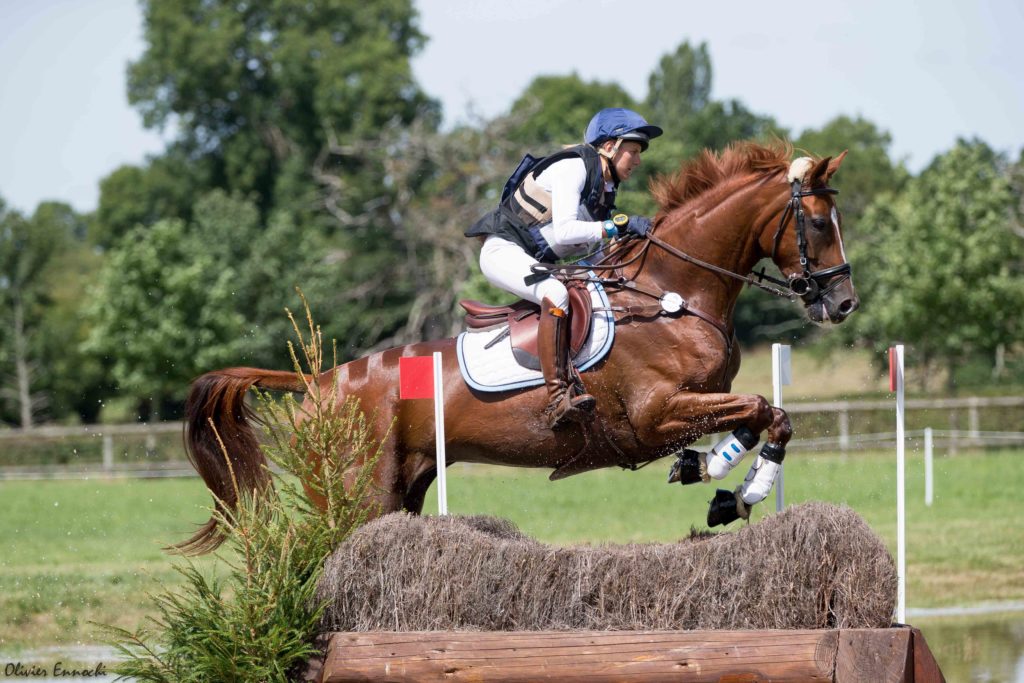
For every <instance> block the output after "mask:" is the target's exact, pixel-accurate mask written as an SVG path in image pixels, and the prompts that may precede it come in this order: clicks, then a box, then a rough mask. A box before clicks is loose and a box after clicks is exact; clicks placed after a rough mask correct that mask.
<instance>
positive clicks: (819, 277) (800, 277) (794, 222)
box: [770, 152, 860, 323]
mask: <svg viewBox="0 0 1024 683" xmlns="http://www.w3.org/2000/svg"><path fill="white" fill-rule="evenodd" d="M845 156H846V152H843V153H842V154H840V155H839V156H837V157H836V158H835V159H832V158H831V157H826V158H824V159H822V160H821V161H818V162H815V161H814V160H812V159H810V158H808V157H801V158H799V159H797V160H795V161H794V162H793V163H792V164H791V165H790V167H789V176H788V180H789V183H790V193H789V195H790V198H789V203H788V204H787V205H786V208H785V210H784V211H783V212H782V215H781V217H780V218H779V223H778V226H777V228H776V230H775V232H774V238H773V239H772V243H771V251H770V253H771V257H772V261H774V262H775V265H777V266H778V267H779V270H781V271H782V273H783V275H784V276H785V277H786V281H787V284H788V285H789V288H790V290H791V291H792V292H793V293H794V294H795V295H797V296H798V297H800V299H801V300H802V301H803V303H804V307H805V308H806V310H807V315H808V317H809V318H810V319H811V320H812V321H814V322H816V323H826V322H828V323H841V322H842V321H844V320H846V318H848V317H849V316H850V314H851V313H853V312H854V311H855V310H857V307H858V306H859V305H860V301H859V300H858V299H857V294H856V292H854V289H853V280H852V278H851V276H850V264H849V263H847V261H846V253H845V252H844V250H843V231H842V217H841V216H840V214H839V210H838V209H837V208H836V203H835V200H834V196H835V194H836V193H837V190H834V189H832V188H831V187H829V186H828V181H829V179H830V178H831V177H832V174H833V173H835V172H836V170H837V169H838V168H839V165H840V164H842V162H843V158H844V157H845Z"/></svg>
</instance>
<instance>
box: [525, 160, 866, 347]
mask: <svg viewBox="0 0 1024 683" xmlns="http://www.w3.org/2000/svg"><path fill="white" fill-rule="evenodd" d="M827 194H832V195H834V194H839V190H837V189H835V188H832V187H820V188H814V189H809V190H805V189H803V185H802V181H800V180H795V181H793V185H792V191H791V193H790V199H789V201H788V202H787V203H786V208H785V209H784V210H783V212H782V216H781V217H780V218H779V227H778V229H776V231H775V237H774V239H773V242H772V260H773V261H774V260H775V256H776V254H777V253H778V251H779V245H780V244H781V242H782V236H783V234H784V233H785V231H786V226H787V225H788V224H789V219H790V218H791V217H793V218H794V219H795V220H794V222H795V223H796V227H795V230H796V244H797V249H798V250H799V252H800V268H801V271H802V272H801V273H799V274H797V273H793V274H792V275H790V276H789V278H788V279H787V280H780V279H779V278H776V277H772V276H770V275H768V274H766V273H765V272H764V268H762V269H761V271H760V272H757V271H755V272H754V274H753V276H749V275H740V274H739V273H736V272H733V271H731V270H728V269H727V268H722V267H721V266H716V265H715V264H713V263H708V262H707V261H704V260H702V259H699V258H697V257H695V256H691V255H690V254H687V253H686V252H684V251H682V250H680V249H677V248H676V247H673V246H672V245H671V244H669V243H668V242H666V241H664V240H663V239H661V238H660V237H658V236H657V235H655V234H654V230H655V229H656V228H652V229H651V230H650V231H648V233H647V234H646V235H644V236H643V237H642V238H639V239H643V240H644V243H643V246H641V248H640V250H639V252H638V253H637V254H636V255H635V256H633V257H632V258H630V259H628V260H626V261H620V262H616V263H612V264H609V263H608V260H609V259H610V258H611V257H612V256H614V255H615V253H616V252H613V253H612V254H608V255H607V256H605V258H604V259H602V260H601V261H600V262H599V263H596V264H586V263H581V264H566V265H554V264H546V263H537V264H535V265H534V266H532V270H533V272H534V275H533V276H531V277H529V278H527V284H531V281H539V280H543V279H544V278H547V277H550V276H552V275H554V274H555V273H562V274H563V275H564V276H565V277H566V279H572V280H594V281H597V282H600V283H601V284H603V285H612V286H617V287H620V288H623V289H630V290H633V291H635V292H638V293H640V294H645V295H647V296H650V297H652V298H654V299H657V300H659V301H661V302H663V305H664V302H665V297H666V295H667V294H669V293H667V292H662V293H661V294H657V293H654V292H649V291H646V290H644V289H641V288H640V287H638V286H637V285H636V283H635V282H633V281H632V280H627V279H626V278H623V277H620V278H591V277H587V276H580V275H577V273H580V272H582V271H602V270H604V271H613V270H619V269H621V268H623V267H625V266H628V265H630V264H632V263H635V262H636V261H638V260H639V259H641V258H642V257H643V256H644V255H645V254H646V253H647V249H648V247H650V245H651V244H654V245H656V246H657V247H659V248H660V249H663V250H664V251H666V252H668V253H669V254H671V255H672V256H675V257H676V258H678V259H680V260H682V261H686V262H687V263H692V264H693V265H695V266H697V267H699V268H703V269H705V270H708V271H710V272H712V273H717V274H719V275H724V276H726V277H731V278H733V279H735V280H739V281H741V282H744V283H746V284H747V285H748V286H751V287H757V288H758V289H760V290H762V291H765V292H767V293H768V294H771V295H773V296H777V297H781V298H783V299H789V300H790V301H792V300H793V299H795V298H800V299H802V300H803V301H804V302H805V303H814V302H816V301H819V300H820V299H821V298H822V297H824V296H826V295H827V294H829V293H830V292H831V291H832V290H834V289H835V288H836V287H838V286H839V285H840V284H841V283H842V282H843V281H845V280H848V279H849V278H850V275H851V267H850V264H849V263H841V264H839V265H838V266H832V267H831V268H824V269H822V270H817V271H813V272H812V271H811V270H810V269H809V267H808V265H809V259H808V258H807V229H806V224H805V223H806V219H805V215H804V209H803V201H802V200H803V198H804V197H812V196H817V195H827ZM629 239H633V237H632V236H627V237H626V240H629ZM626 240H622V241H621V242H620V244H624V243H625V242H626ZM594 253H597V252H594ZM592 255H593V254H588V255H587V256H585V257H584V260H585V259H586V258H589V257H590V256H592ZM833 278H836V279H835V281H834V282H832V283H831V284H829V281H830V280H832V279H833ZM765 281H767V282H770V283H772V284H771V285H766V284H764V282H765ZM772 285H776V286H774V287H773V286H772ZM677 296H678V295H677ZM680 308H681V309H685V310H690V311H691V312H693V313H694V314H695V315H697V316H698V317H700V318H702V319H704V320H707V321H708V322H710V323H711V324H713V325H714V326H715V327H717V328H719V329H720V330H724V329H725V328H724V326H723V325H722V324H721V323H719V322H718V321H716V320H714V318H712V317H711V316H708V315H706V314H703V313H701V312H699V311H694V310H693V309H689V308H687V305H686V302H685V301H682V302H681V306H680ZM678 310H679V309H676V310H666V311H664V312H666V313H674V312H677V311H678ZM723 334H725V333H724V332H723ZM726 336H727V337H728V334H726Z"/></svg>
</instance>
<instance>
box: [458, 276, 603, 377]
mask: <svg viewBox="0 0 1024 683" xmlns="http://www.w3.org/2000/svg"><path fill="white" fill-rule="evenodd" d="M587 289H588V290H589V291H590V301H591V303H592V305H593V307H594V313H593V319H592V320H591V323H590V336H588V337H587V340H586V342H584V344H583V348H581V349H580V352H579V353H578V354H576V356H574V357H573V363H574V364H575V365H576V368H577V369H578V370H579V371H580V372H583V371H585V370H587V369H588V368H591V367H593V366H594V365H595V364H596V363H597V362H598V361H599V360H601V359H602V358H604V357H605V356H606V355H608V351H609V350H611V348H612V341H613V340H614V339H615V317H614V316H613V315H612V312H611V311H610V310H608V308H609V306H610V304H609V303H608V295H607V294H605V291H604V287H602V286H601V285H600V284H598V283H596V282H590V283H588V284H587ZM507 329H508V325H507V324H506V325H495V326H494V327H488V328H485V329H481V330H468V331H466V332H463V333H462V334H460V335H459V338H458V340H457V342H456V345H455V346H456V348H457V349H458V353H459V369H461V370H462V378H463V379H464V380H466V384H468V385H469V386H470V387H472V388H473V389H476V390H477V391H509V390H512V389H523V388H525V387H533V386H538V385H540V384H543V383H544V377H543V375H541V373H540V371H539V370H531V369H529V368H524V367H523V366H521V365H520V364H519V363H517V362H516V360H515V357H513V355H512V338H511V336H507V337H505V338H504V339H502V340H501V341H499V342H498V343H497V344H495V345H494V346H492V347H491V348H489V349H487V348H484V347H485V346H487V344H488V343H490V342H491V341H493V340H494V339H496V338H498V337H500V336H502V335H503V334H505V332H506V330H507Z"/></svg>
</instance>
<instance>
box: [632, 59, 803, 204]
mask: <svg viewBox="0 0 1024 683" xmlns="http://www.w3.org/2000/svg"><path fill="white" fill-rule="evenodd" d="M712 82H713V68H712V65H711V56H710V54H709V52H708V47H707V44H706V43H701V44H700V45H698V46H697V47H693V46H691V45H690V43H689V42H688V41H684V42H682V43H680V44H679V47H677V48H676V50H675V52H673V53H671V54H666V55H664V56H663V57H662V58H661V60H660V61H659V62H658V65H657V66H656V67H655V69H654V70H653V71H652V72H651V75H650V76H649V78H648V81H647V83H648V86H647V98H646V100H645V102H644V106H645V110H644V111H645V112H646V113H647V114H648V115H649V116H648V120H650V121H651V123H654V124H657V125H659V126H661V127H662V128H664V129H665V134H664V135H663V136H662V137H660V138H658V139H657V141H655V142H654V143H653V144H652V145H651V148H650V150H649V151H648V152H647V153H646V154H644V163H643V165H642V166H641V167H640V168H639V169H637V172H636V173H634V175H633V178H632V179H631V180H630V182H629V187H628V188H626V189H625V191H624V192H622V193H621V195H620V200H621V201H620V202H619V203H620V204H621V205H623V206H627V207H629V208H630V211H631V212H634V213H640V212H653V211H654V210H655V207H654V204H653V201H652V200H651V199H650V197H649V196H648V195H647V192H646V188H647V186H648V183H649V182H650V180H651V178H652V177H654V176H656V175H659V174H665V173H674V172H676V171H677V170H678V169H679V167H680V166H681V165H682V163H683V162H684V161H686V160H687V159H689V158H692V157H693V156H695V155H697V154H699V153H700V152H701V151H702V150H704V149H712V150H721V149H722V148H724V147H725V146H726V145H728V144H729V143H731V142H735V141H737V140H748V139H752V138H767V137H771V136H772V135H784V133H785V131H783V130H782V129H781V128H779V127H778V125H777V124H776V123H775V121H774V120H773V119H772V118H771V117H768V116H763V115H760V114H755V113H753V112H751V111H750V110H749V109H747V108H746V107H745V106H744V105H743V104H742V103H741V102H739V101H738V100H727V101H718V100H715V99H713V98H712V97H711V89H712Z"/></svg>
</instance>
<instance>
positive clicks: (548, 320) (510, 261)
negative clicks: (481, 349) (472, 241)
mask: <svg viewBox="0 0 1024 683" xmlns="http://www.w3.org/2000/svg"><path fill="white" fill-rule="evenodd" d="M661 134H662V129H661V128H659V127H658V126H653V125H651V124H649V123H647V121H645V120H644V118H643V117H642V116H640V115H639V114H637V113H636V112H634V111H630V110H629V109H618V108H615V109H602V110H601V111H599V112H598V113H597V114H596V115H594V118H593V119H591V121H590V124H589V125H588V126H587V130H586V133H585V134H584V141H585V144H582V145H576V146H574V147H570V148H568V149H565V150H562V151H561V152H558V153H556V154H553V155H551V156H549V157H545V158H543V159H541V160H539V161H538V162H537V163H536V164H535V165H534V166H532V167H530V168H529V172H527V173H526V175H525V177H523V178H522V180H521V182H519V183H518V185H516V186H515V188H514V191H511V192H509V194H508V195H507V197H504V198H503V200H502V202H501V203H500V205H499V206H498V208H496V209H495V210H493V211H491V212H490V213H488V214H487V215H485V216H484V217H483V218H481V219H480V220H479V221H477V222H476V223H475V224H474V225H473V227H471V228H470V229H469V230H468V231H467V232H466V236H468V237H472V236H486V240H485V241H484V244H483V248H482V249H481V251H480V270H481V271H482V272H483V274H484V277H486V278H487V280H488V281H489V282H490V283H491V284H493V285H495V286H497V287H500V288H501V289H504V290H506V291H508V292H511V293H513V294H515V295H516V296H519V297H522V298H524V299H528V300H529V301H532V302H534V303H536V304H539V305H540V324H539V327H538V330H537V348H538V353H539V356H540V364H541V371H542V373H543V375H544V384H545V386H546V387H547V391H548V406H547V408H546V409H545V410H544V414H545V415H546V416H547V418H548V426H549V427H550V428H551V429H554V428H556V427H560V426H562V425H564V424H567V423H568V422H582V421H584V420H586V419H589V418H591V417H592V416H593V411H594V407H595V404H596V401H595V399H594V397H593V396H591V395H590V394H580V395H573V389H571V387H572V382H571V381H570V377H569V363H570V362H571V361H570V359H569V330H570V325H569V315H570V309H569V293H568V291H567V290H566V288H565V285H564V284H562V282H561V281H559V280H558V279H556V278H553V277H548V278H545V279H542V280H540V281H539V282H538V281H536V277H534V278H531V277H530V276H532V275H534V273H533V271H532V270H531V266H533V265H535V264H536V263H538V262H541V263H554V262H555V261H557V260H559V259H563V258H567V257H572V256H578V255H580V254H583V253H586V252H587V251H588V250H589V249H590V247H591V245H593V244H595V243H598V242H600V241H601V240H602V239H608V238H613V237H616V236H618V234H619V229H618V226H617V225H616V224H615V223H613V222H612V220H611V217H612V210H613V209H614V208H615V192H616V190H617V189H618V187H619V183H621V182H622V181H624V180H626V179H628V178H629V176H630V175H632V174H633V171H634V170H635V169H636V167H637V166H639V165H640V154H641V153H642V152H644V151H646V150H647V145H648V143H649V142H650V140H651V138H656V137H658V136H659V135H661ZM528 159H529V160H530V161H533V160H532V158H529V157H528ZM525 161H526V160H524V162H525ZM521 168H522V166H521ZM513 177H515V176H513ZM510 189H511V188H510ZM650 224H651V221H650V219H649V218H647V217H644V216H631V217H629V219H628V222H627V223H625V225H624V227H625V229H626V230H627V231H629V232H633V233H635V234H639V235H644V234H646V232H647V229H648V228H649V227H650Z"/></svg>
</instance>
